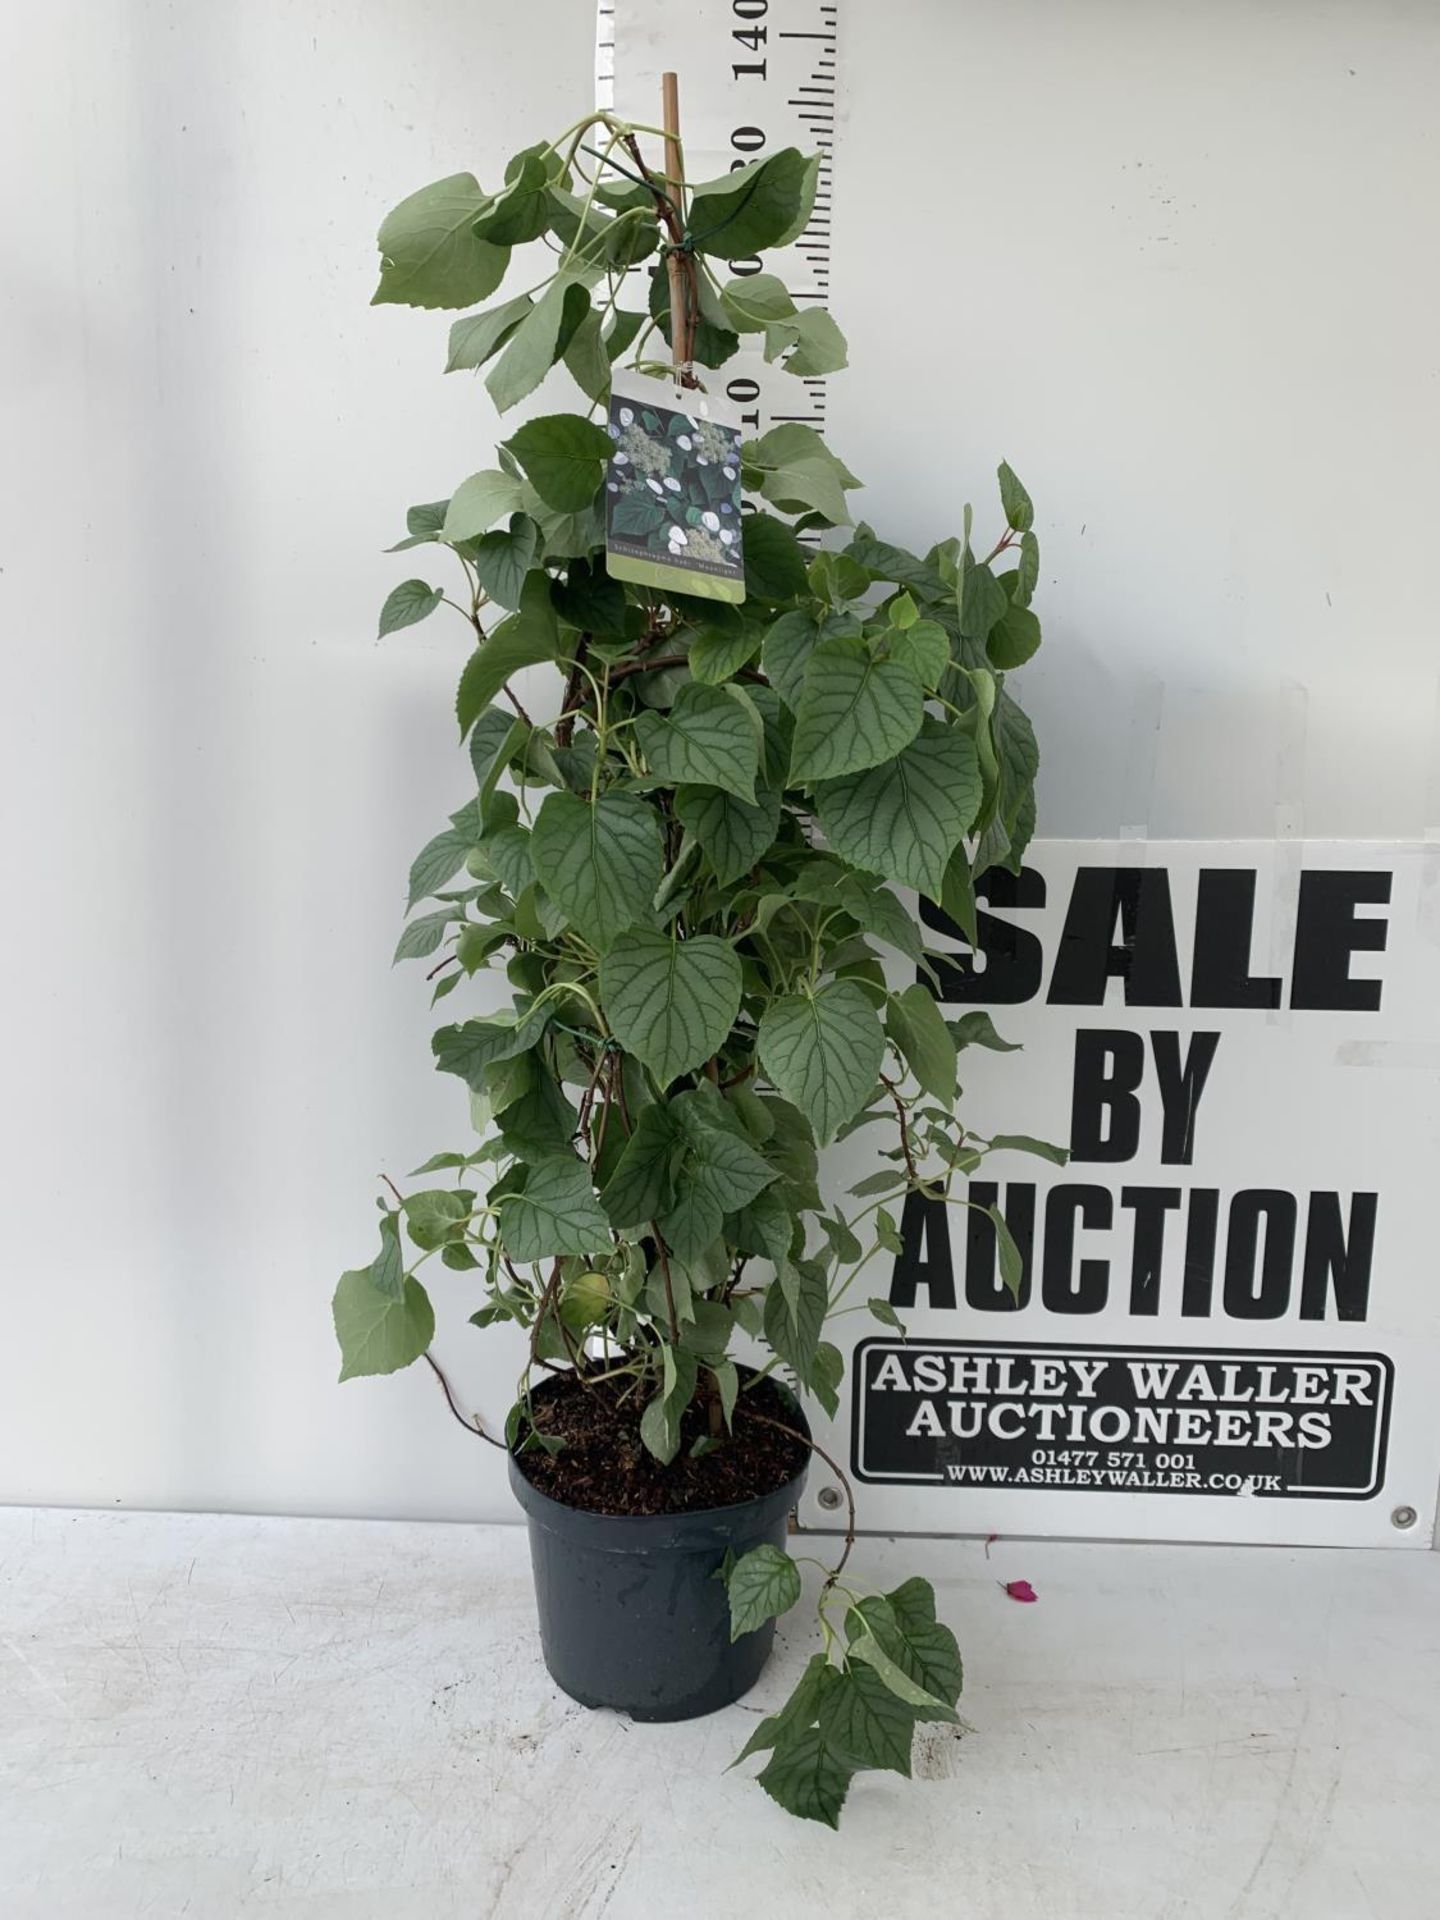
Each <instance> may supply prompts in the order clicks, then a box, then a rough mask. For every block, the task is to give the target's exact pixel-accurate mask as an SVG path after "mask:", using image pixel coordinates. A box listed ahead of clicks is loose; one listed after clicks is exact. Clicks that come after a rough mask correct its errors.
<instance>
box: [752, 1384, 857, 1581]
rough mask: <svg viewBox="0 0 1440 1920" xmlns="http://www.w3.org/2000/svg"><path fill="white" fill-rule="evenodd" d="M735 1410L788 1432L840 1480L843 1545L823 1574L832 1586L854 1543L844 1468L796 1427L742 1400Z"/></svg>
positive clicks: (852, 1492) (851, 1492)
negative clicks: (843, 1529)
mask: <svg viewBox="0 0 1440 1920" xmlns="http://www.w3.org/2000/svg"><path fill="white" fill-rule="evenodd" d="M736 1412H737V1413H743V1414H744V1415H745V1418H746V1419H747V1420H758V1421H759V1422H760V1424H761V1426H762V1427H774V1428H775V1429H776V1431H777V1432H779V1433H788V1434H789V1435H790V1438H791V1439H792V1440H798V1441H799V1442H800V1444H801V1446H802V1447H808V1448H809V1449H810V1451H811V1452H812V1453H818V1454H819V1456H820V1458H821V1459H822V1460H823V1461H824V1462H825V1464H826V1466H827V1467H829V1469H830V1471H831V1472H832V1473H833V1474H834V1476H835V1478H836V1479H837V1480H838V1481H839V1482H840V1485H841V1486H842V1487H843V1488H844V1489H845V1505H846V1509H847V1516H848V1517H847V1519H846V1522H845V1547H844V1551H843V1552H842V1553H841V1555H840V1558H839V1559H838V1560H837V1561H836V1562H835V1564H834V1566H833V1567H832V1568H831V1569H830V1571H829V1573H828V1574H826V1576H825V1585H826V1586H827V1587H833V1586H834V1584H835V1582H836V1581H837V1580H838V1579H839V1578H840V1575H841V1574H842V1573H843V1572H844V1571H845V1562H846V1561H847V1560H848V1559H849V1558H850V1549H851V1548H852V1547H853V1546H854V1544H855V1490H854V1488H853V1487H852V1486H851V1485H850V1481H849V1478H848V1476H847V1474H846V1472H845V1469H844V1468H843V1467H842V1466H841V1465H840V1463H839V1461H838V1460H836V1459H835V1457H834V1455H833V1454H829V1453H827V1452H826V1451H825V1449H824V1447H822V1446H821V1445H820V1443H819V1442H818V1441H817V1440H813V1439H810V1438H809V1437H807V1435H805V1434H803V1433H801V1431H800V1429H799V1428H798V1427H791V1426H787V1425H786V1423H785V1422H784V1421H783V1420H774V1419H772V1418H771V1417H770V1415H769V1414H768V1413H756V1411H755V1409H754V1408H753V1407H747V1406H746V1405H745V1404H744V1402H743V1401H741V1402H737V1404H736Z"/></svg>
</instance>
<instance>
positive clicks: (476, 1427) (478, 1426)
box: [424, 1347, 506, 1453]
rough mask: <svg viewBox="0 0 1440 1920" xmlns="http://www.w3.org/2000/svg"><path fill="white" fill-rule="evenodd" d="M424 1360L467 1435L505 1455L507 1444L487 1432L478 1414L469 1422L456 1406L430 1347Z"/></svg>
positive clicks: (446, 1402)
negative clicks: (472, 1435) (497, 1448)
mask: <svg viewBox="0 0 1440 1920" xmlns="http://www.w3.org/2000/svg"><path fill="white" fill-rule="evenodd" d="M424 1358H425V1359H426V1360H428V1361H429V1362H430V1371H431V1372H432V1373H433V1374H434V1376H435V1378H436V1379H437V1380H438V1381H439V1382H440V1388H441V1391H442V1392H443V1393H444V1395H445V1404H446V1406H448V1407H449V1409H450V1411H451V1413H453V1414H454V1416H455V1418H456V1419H457V1420H458V1421H459V1422H460V1424H461V1426H462V1427H464V1429H465V1431H466V1432H467V1433H473V1434H474V1435H475V1437H476V1439H477V1440H484V1441H486V1442H488V1444H489V1445H490V1446H492V1447H499V1449H500V1451H501V1452H502V1453H504V1452H505V1450H506V1448H505V1442H504V1441H503V1440H497V1439H496V1438H495V1436H494V1434H493V1433H487V1432H486V1431H485V1428H484V1425H483V1424H482V1422H481V1419H480V1416H479V1414H478V1413H476V1414H472V1415H471V1416H470V1418H469V1419H468V1420H467V1419H466V1418H465V1416H464V1414H463V1413H461V1411H460V1409H459V1407H457V1406H456V1404H455V1396H454V1394H453V1393H452V1392H451V1391H450V1382H449V1381H448V1380H447V1379H446V1378H445V1375H444V1373H443V1372H442V1371H441V1367H440V1362H439V1361H438V1360H437V1359H436V1358H435V1356H434V1354H433V1353H431V1352H430V1350H429V1348H428V1347H427V1348H426V1350H425V1354H424Z"/></svg>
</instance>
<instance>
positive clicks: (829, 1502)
mask: <svg viewBox="0 0 1440 1920" xmlns="http://www.w3.org/2000/svg"><path fill="white" fill-rule="evenodd" d="M841 1497H842V1496H841V1493H840V1489H839V1488H838V1487H821V1489H820V1492H819V1493H818V1495H817V1496H816V1498H817V1499H818V1500H819V1502H820V1504H821V1506H822V1507H827V1508H829V1510H830V1511H831V1512H832V1513H833V1512H834V1510H835V1508H836V1507H838V1506H839V1505H840V1501H841ZM1396 1525H1397V1526H1398V1525H1399V1522H1398V1521H1397V1522H1396Z"/></svg>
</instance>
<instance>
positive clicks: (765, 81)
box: [596, 0, 839, 436]
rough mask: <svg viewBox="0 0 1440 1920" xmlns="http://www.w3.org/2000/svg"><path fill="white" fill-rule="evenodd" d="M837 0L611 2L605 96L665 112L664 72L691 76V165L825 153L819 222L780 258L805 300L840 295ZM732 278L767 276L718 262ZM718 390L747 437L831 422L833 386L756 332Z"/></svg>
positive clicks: (601, 75) (683, 94) (701, 171)
mask: <svg viewBox="0 0 1440 1920" xmlns="http://www.w3.org/2000/svg"><path fill="white" fill-rule="evenodd" d="M838 14H839V7H838V4H836V0H688V3H687V4H685V5H683V6H677V5H676V4H675V0H601V4H600V7H599V10H598V29H597V34H596V46H597V61H596V85H597V97H598V98H599V100H600V102H601V104H602V105H610V104H613V105H614V106H615V108H616V110H617V111H618V112H620V113H623V114H624V115H625V116H626V117H627V118H628V119H632V120H647V119H653V117H654V115H653V111H652V109H653V104H654V102H655V101H657V100H658V99H659V97H660V75H661V74H662V73H663V72H665V71H666V70H667V69H669V70H673V71H674V72H675V73H677V74H678V75H679V76H680V115H681V122H680V123H681V130H682V133H683V136H684V141H685V171H686V175H687V177H688V178H690V179H691V180H706V179H713V178H714V177H715V176H716V175H717V174H720V173H723V172H725V170H726V169H727V167H728V168H731V169H733V168H735V167H743V166H746V165H747V164H748V163H749V162H750V161H752V160H759V159H762V158H763V157H764V156H765V155H766V154H770V153H778V152H779V150H780V149H781V148H782V147H799V148H800V150H801V152H802V153H813V152H816V151H818V152H819V154H820V176H819V185H818V187H817V188H816V192H815V208H814V211H813V213H812V214H811V216H810V222H809V225H808V226H807V227H806V228H805V231H804V232H803V233H802V234H801V235H800V237H799V239H798V240H796V241H795V242H793V244H792V245H791V246H789V247H785V248H781V249H778V250H777V251H775V252H773V253H771V254H770V255H769V256H768V264H769V266H770V268H771V269H772V270H773V271H774V272H775V273H776V274H778V275H779V276H780V277H781V278H782V279H783V280H784V282H785V284H786V286H787V287H789V289H790V291H791V293H792V294H793V295H794V296H795V299H796V301H797V303H798V304H799V305H801V306H806V305H809V304H812V303H814V304H819V305H825V304H827V303H828V301H829V298H830V234H831V222H832V219H833V216H834V176H833V172H832V159H833V147H834V140H835V118H836V114H835V103H836V62H837V59H838V42H839V35H838V26H839V21H838ZM714 267H715V271H716V272H717V274H718V275H719V276H720V278H721V279H722V280H723V279H726V278H734V279H743V278H744V277H746V276H747V275H749V274H752V273H758V272H759V271H760V268H761V262H760V261H759V260H758V259H756V258H754V257H751V258H749V259H738V260H730V261H718V260H717V261H715V262H714ZM702 377H705V378H706V381H707V385H708V384H709V383H710V382H711V381H714V382H715V383H716V384H717V385H718V384H719V383H720V382H721V381H723V383H724V385H723V391H724V395H725V398H726V399H728V400H729V401H730V402H731V404H732V405H734V406H735V407H736V408H738V410H739V414H740V424H741V427H742V429H743V430H744V432H745V433H746V435H747V436H749V435H754V434H760V433H764V432H765V431H766V429H767V428H769V427H772V426H774V425H776V424H777V423H778V422H780V421H783V420H796V421H800V422H801V423H803V424H804V425H805V426H808V427H815V428H816V429H818V430H819V431H821V432H823V431H824V429H825V398H826V396H825V382H824V380H823V379H818V378H813V379H796V377H795V376H794V375H793V374H789V373H786V372H784V371H783V370H782V369H781V368H780V367H778V366H770V365H767V364H766V362H765V358H764V353H763V350H762V348H761V347H760V345H758V344H755V345H752V344H751V341H750V339H749V338H747V339H745V340H743V341H742V343H741V347H740V351H739V352H738V353H737V354H736V356H735V358H734V359H733V360H730V361H727V362H726V364H725V366H724V367H723V368H721V369H720V370H719V372H718V373H716V374H705V373H703V371H702Z"/></svg>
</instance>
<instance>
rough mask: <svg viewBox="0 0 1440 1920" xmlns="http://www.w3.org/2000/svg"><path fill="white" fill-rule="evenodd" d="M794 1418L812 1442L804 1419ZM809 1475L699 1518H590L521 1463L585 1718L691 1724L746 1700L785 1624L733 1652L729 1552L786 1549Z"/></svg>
mask: <svg viewBox="0 0 1440 1920" xmlns="http://www.w3.org/2000/svg"><path fill="white" fill-rule="evenodd" d="M791 1418H792V1419H793V1420H794V1423H795V1425H796V1427H797V1428H799V1429H800V1430H801V1431H802V1432H803V1433H805V1434H806V1436H807V1437H808V1435H809V1431H810V1430H809V1427H808V1426H807V1425H806V1424H805V1419H804V1416H803V1415H802V1414H801V1413H800V1411H799V1409H798V1408H796V1410H795V1411H794V1413H793V1414H792V1415H791ZM807 1465H808V1460H807ZM805 1473H806V1468H805V1467H803V1466H802V1467H801V1469H800V1471H799V1472H798V1473H797V1474H796V1475H795V1477H794V1479H793V1480H787V1481H786V1483H785V1484H784V1486H782V1487H777V1488H776V1489H775V1491H774V1492H773V1493H767V1494H763V1495H762V1496H761V1497H760V1498H758V1499H755V1500H742V1501H740V1502H739V1503H738V1504H737V1505H735V1506H731V1507H710V1508H708V1509H706V1510H705V1511H703V1512H699V1513H663V1514H653V1515H631V1514H607V1513H585V1512H582V1511H581V1510H580V1509H579V1508H578V1507H567V1506H565V1505H564V1504H562V1502H560V1501H558V1500H552V1499H551V1498H550V1497H549V1495H548V1494H544V1493H541V1492H540V1491H539V1490H538V1488H536V1487H533V1486H532V1485H531V1484H530V1482H529V1481H528V1480H527V1479H526V1478H525V1473H524V1470H523V1468H522V1467H521V1466H520V1464H519V1462H518V1461H517V1460H516V1459H515V1456H514V1455H513V1454H512V1455H511V1456H510V1484H511V1486H512V1487H513V1488H514V1490H515V1497H516V1499H517V1500H519V1502H520V1505H521V1506H522V1507H523V1508H524V1509H525V1515H526V1519H527V1521H528V1523H529V1529H530V1560H531V1564H532V1566H533V1567H534V1570H535V1598H536V1601H537V1604H538V1607H539V1613H540V1644H541V1647H542V1648H543V1650H544V1654H545V1664H546V1666H547V1667H548V1668H549V1669H550V1676H551V1678H552V1679H553V1680H554V1681H555V1682H556V1684H557V1685H558V1686H560V1687H562V1688H563V1689H564V1691H565V1692H566V1693H568V1694H569V1695H570V1697H571V1699H572V1700H578V1701H579V1702H580V1704H581V1705H582V1706H585V1707H613V1708H615V1709H617V1710H618V1711H619V1712H621V1713H628V1714H629V1715H630V1717H631V1719H632V1720H693V1719H696V1718H697V1717H698V1716H699V1715H700V1714H702V1713H715V1712H717V1711H718V1710H719V1709H720V1708H721V1707H728V1706H729V1705H730V1703H731V1701H732V1700H738V1699H739V1698H740V1696H741V1695H742V1694H743V1693H748V1692H749V1690H750V1688H751V1687H753V1686H754V1684H755V1682H756V1681H757V1680H758V1679H759V1678H760V1673H761V1669H762V1668H763V1667H764V1665H765V1662H766V1660H767V1659H769V1657H770V1648H771V1646H772V1644H773V1642H774V1639H775V1622H774V1621H773V1620H769V1621H767V1622H766V1623H765V1625H764V1626H763V1627H760V1628H758V1629H757V1630H756V1631H755V1632H754V1633H746V1634H742V1635H741V1636H740V1638H739V1639H738V1640H736V1641H734V1642H732V1641H731V1638H730V1602H729V1598H728V1596H727V1594H726V1590H725V1585H724V1582H723V1581H722V1580H720V1579H719V1578H718V1577H717V1576H718V1574H719V1571H720V1568H721V1566H722V1564H723V1563H724V1560H725V1554H726V1551H727V1549H728V1550H729V1552H731V1553H732V1554H734V1556H735V1558H736V1559H737V1560H738V1559H739V1558H740V1556H741V1555H742V1554H745V1553H748V1552H749V1551H750V1549H751V1548H752V1547H759V1546H763V1545H765V1544H767V1543H768V1544H769V1545H770V1546H773V1547H780V1548H782V1549H783V1547H784V1545H785V1533H786V1519H787V1516H788V1515H789V1513H790V1510H791V1508H792V1507H793V1506H794V1505H795V1503H796V1501H797V1500H798V1499H799V1497H800V1490H801V1488H802V1487H803V1486H804V1484H805Z"/></svg>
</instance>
